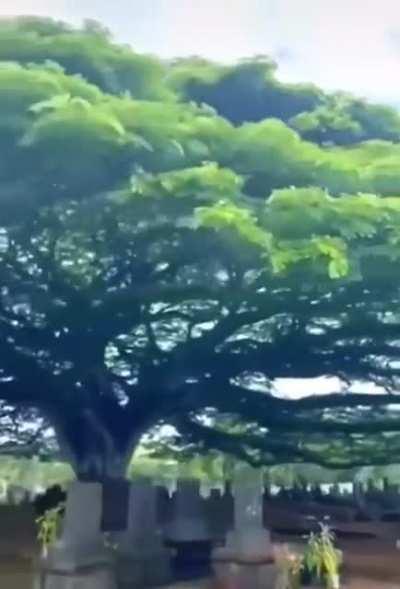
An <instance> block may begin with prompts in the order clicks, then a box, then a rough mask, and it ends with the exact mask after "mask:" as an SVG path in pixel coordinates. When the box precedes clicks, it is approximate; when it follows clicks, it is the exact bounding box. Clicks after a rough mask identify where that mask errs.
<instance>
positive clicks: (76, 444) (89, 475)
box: [53, 410, 143, 482]
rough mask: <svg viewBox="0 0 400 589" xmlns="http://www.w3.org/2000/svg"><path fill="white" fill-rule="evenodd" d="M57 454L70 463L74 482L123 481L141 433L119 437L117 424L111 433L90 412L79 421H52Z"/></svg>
mask: <svg viewBox="0 0 400 589" xmlns="http://www.w3.org/2000/svg"><path fill="white" fill-rule="evenodd" d="M53 424H54V428H55V431H56V436H57V439H58V443H59V445H60V449H61V452H62V454H63V456H64V457H65V459H66V460H67V461H68V462H69V463H70V465H71V467H72V468H73V470H74V472H75V474H76V477H77V479H78V480H81V481H86V482H103V481H105V480H109V479H121V478H125V476H126V472H127V469H128V466H129V463H130V460H131V458H132V455H133V452H134V450H135V448H136V446H137V444H138V443H139V441H140V438H141V436H142V434H143V431H142V430H140V431H138V430H136V431H135V429H133V428H132V429H133V431H130V432H129V434H126V435H125V436H123V437H122V435H121V431H120V428H118V423H116V427H115V430H114V431H110V429H107V428H106V426H105V425H104V423H102V421H101V420H100V419H99V418H98V416H96V414H95V413H94V412H92V411H90V410H85V411H83V412H81V413H80V415H79V419H74V420H73V421H72V422H71V420H69V421H67V420H65V419H63V418H60V417H57V419H55V420H54V419H53Z"/></svg>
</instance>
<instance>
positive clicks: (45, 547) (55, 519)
mask: <svg viewBox="0 0 400 589" xmlns="http://www.w3.org/2000/svg"><path fill="white" fill-rule="evenodd" d="M64 509H65V505H64V504H63V503H60V504H59V505H57V507H53V508H52V509H48V510H47V511H45V513H44V515H42V516H41V517H39V518H38V519H37V520H36V524H37V526H38V529H39V530H38V535H37V539H38V540H39V542H40V544H41V546H42V555H43V557H44V558H46V556H47V554H48V551H49V548H50V547H51V546H53V544H54V543H55V542H56V540H57V538H58V536H59V533H60V530H61V524H62V520H63V516H64Z"/></svg>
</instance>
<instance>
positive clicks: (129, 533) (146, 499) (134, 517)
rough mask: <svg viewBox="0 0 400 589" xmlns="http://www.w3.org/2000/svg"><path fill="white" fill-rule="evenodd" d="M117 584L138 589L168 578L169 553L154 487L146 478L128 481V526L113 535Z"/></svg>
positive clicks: (165, 580) (122, 587)
mask: <svg viewBox="0 0 400 589" xmlns="http://www.w3.org/2000/svg"><path fill="white" fill-rule="evenodd" d="M113 541H114V542H115V544H116V555H117V562H118V587H119V588H120V589H124V588H125V587H127V588H128V587H129V589H136V588H138V589H140V588H142V587H152V586H155V585H161V584H163V583H167V582H169V581H170V580H171V567H170V552H169V550H167V549H166V548H165V547H164V545H163V540H162V535H161V530H160V528H159V526H158V523H157V488H156V487H154V486H153V485H152V484H151V482H150V481H149V480H148V479H141V480H138V481H135V482H133V483H132V484H131V487H130V494H129V515H128V529H127V530H126V532H122V533H118V534H114V535H113Z"/></svg>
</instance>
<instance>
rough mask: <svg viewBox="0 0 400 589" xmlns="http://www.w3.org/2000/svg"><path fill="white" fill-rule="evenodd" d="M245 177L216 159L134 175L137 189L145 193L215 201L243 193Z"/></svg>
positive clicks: (134, 186)
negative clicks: (186, 166)
mask: <svg viewBox="0 0 400 589" xmlns="http://www.w3.org/2000/svg"><path fill="white" fill-rule="evenodd" d="M242 186H243V180H242V179H241V178H240V177H239V176H237V175H236V174H235V173H234V172H232V170H229V169H223V168H219V167H218V166H217V165H216V164H215V163H209V164H205V165H203V166H201V167H197V168H186V169H184V170H176V171H172V172H166V173H163V174H158V175H153V176H151V175H144V176H143V177H142V178H140V177H134V178H133V192H134V194H137V195H140V196H142V197H148V198H149V197H153V198H154V197H155V198H165V197H170V198H178V199H185V198H186V199H188V200H190V199H192V200H205V201H211V202H212V201H214V200H216V199H219V198H228V199H232V200H235V199H237V198H238V197H239V196H240V193H241V189H242Z"/></svg>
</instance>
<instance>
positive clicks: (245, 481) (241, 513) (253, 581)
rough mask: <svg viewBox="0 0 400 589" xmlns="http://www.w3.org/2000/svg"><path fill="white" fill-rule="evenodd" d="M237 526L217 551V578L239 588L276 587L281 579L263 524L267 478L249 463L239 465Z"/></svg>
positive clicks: (214, 555) (235, 516) (269, 588)
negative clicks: (264, 480)
mask: <svg viewBox="0 0 400 589" xmlns="http://www.w3.org/2000/svg"><path fill="white" fill-rule="evenodd" d="M234 499H235V508H234V529H233V530H232V531H230V532H229V533H228V535H227V540H226V544H225V546H224V547H223V548H217V549H216V550H214V552H213V564H214V570H215V573H216V576H217V579H219V580H221V581H223V582H227V583H232V584H233V585H234V586H235V587H238V589H247V588H248V587H251V588H252V589H261V588H262V589H272V588H273V587H275V583H276V581H277V576H278V569H277V567H276V565H275V559H274V552H273V546H272V542H271V537H270V533H269V532H268V531H267V530H266V529H265V528H264V526H263V477H262V473H261V472H260V471H257V470H254V469H252V468H250V467H249V466H247V465H243V466H240V467H237V469H236V471H235V482H234Z"/></svg>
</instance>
